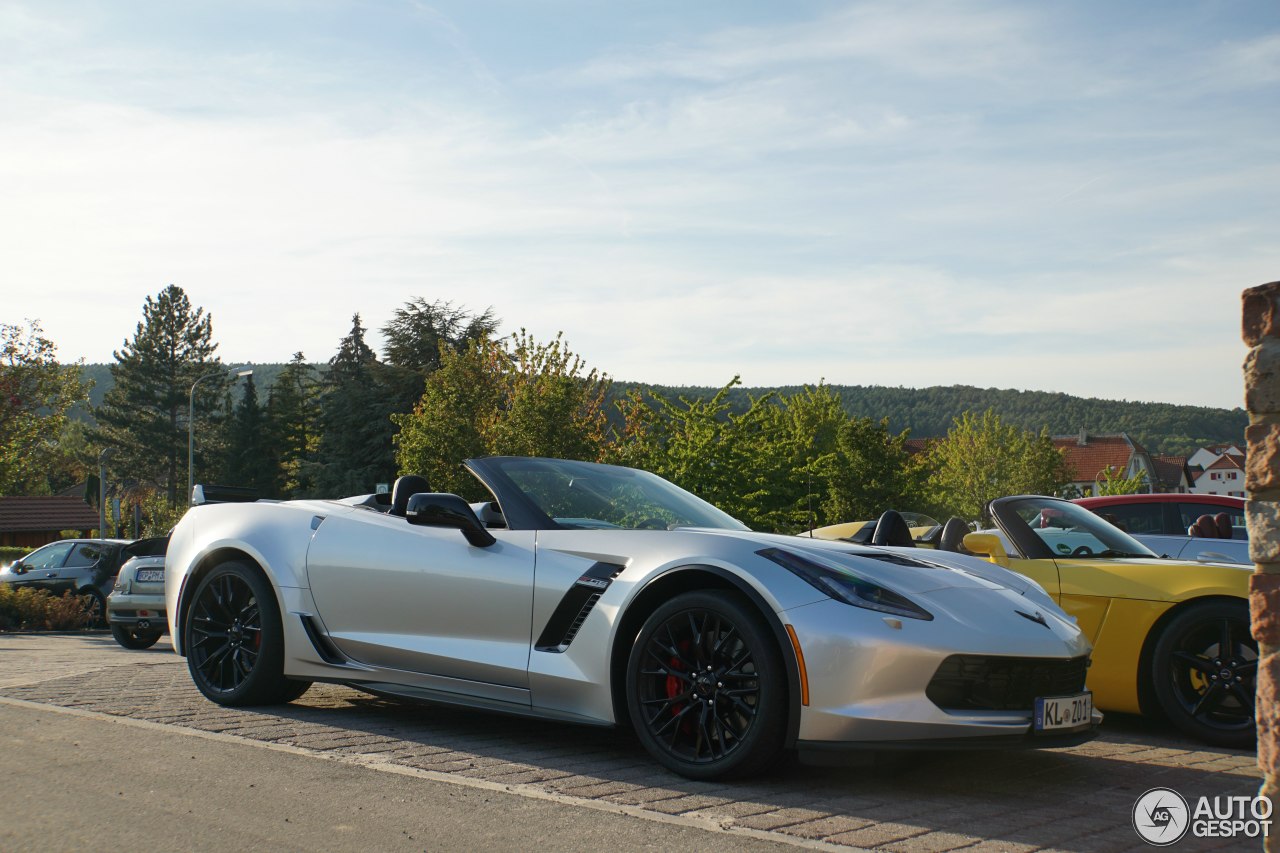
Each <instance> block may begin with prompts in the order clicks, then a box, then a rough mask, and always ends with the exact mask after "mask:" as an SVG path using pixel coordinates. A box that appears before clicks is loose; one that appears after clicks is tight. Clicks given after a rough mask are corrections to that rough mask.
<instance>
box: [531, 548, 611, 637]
mask: <svg viewBox="0 0 1280 853" xmlns="http://www.w3.org/2000/svg"><path fill="white" fill-rule="evenodd" d="M624 568H626V567H625V566H620V565H618V564H617V563H596V564H595V565H593V566H592V567H591V568H589V569H587V570H586V571H585V572H583V573H582V576H581V577H579V578H578V579H577V580H576V581H574V584H573V586H571V587H569V591H568V592H566V593H565V594H564V598H562V599H560V603H559V604H557V605H556V609H555V611H554V612H553V613H552V614H551V618H550V619H548V620H547V624H546V626H545V627H544V628H543V629H542V634H541V635H540V636H539V637H538V642H537V643H535V644H534V648H535V649H537V650H538V651H540V652H552V653H555V654H558V653H560V652H563V651H564V650H565V649H567V648H569V644H570V643H572V642H573V638H574V637H576V636H578V631H579V629H581V628H582V623H584V622H586V621H587V617H588V616H590V615H591V610H592V608H594V607H595V606H596V602H597V601H599V600H600V596H601V595H604V591H605V590H606V589H608V588H609V585H610V584H611V583H613V579H614V578H616V577H617V576H618V575H619V574H621V573H622V570H623V569H624Z"/></svg>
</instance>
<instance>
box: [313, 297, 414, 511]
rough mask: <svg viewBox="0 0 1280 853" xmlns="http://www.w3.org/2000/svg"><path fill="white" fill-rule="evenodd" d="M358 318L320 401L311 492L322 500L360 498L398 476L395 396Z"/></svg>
mask: <svg viewBox="0 0 1280 853" xmlns="http://www.w3.org/2000/svg"><path fill="white" fill-rule="evenodd" d="M364 334H365V328H364V326H362V325H361V323H360V315H359V314H356V315H355V316H353V317H352V318H351V331H350V332H349V333H348V334H347V336H346V337H344V338H343V339H342V341H341V342H340V343H339V344H338V352H337V354H336V355H335V356H334V357H333V358H331V359H330V360H329V369H328V370H327V371H326V374H325V378H324V382H323V384H322V389H323V390H322V392H321V396H320V426H321V435H320V442H319V447H318V454H317V455H318V460H317V463H316V464H315V465H314V466H312V468H313V470H314V471H315V490H316V492H317V493H318V494H319V495H321V496H325V497H337V496H341V495H352V494H363V493H368V492H371V491H373V489H374V486H375V485H376V484H377V483H379V482H383V483H390V482H391V481H392V480H393V479H394V478H395V474H396V462H395V454H394V451H393V449H392V446H391V437H392V435H394V434H395V429H396V428H395V424H393V423H392V422H391V414H392V412H393V411H394V410H395V394H394V393H393V391H392V390H391V389H390V388H389V387H388V384H387V376H386V367H385V365H383V364H382V362H380V361H378V357H377V356H376V355H375V354H374V352H373V350H372V349H370V348H369V345H368V344H366V343H365V340H364Z"/></svg>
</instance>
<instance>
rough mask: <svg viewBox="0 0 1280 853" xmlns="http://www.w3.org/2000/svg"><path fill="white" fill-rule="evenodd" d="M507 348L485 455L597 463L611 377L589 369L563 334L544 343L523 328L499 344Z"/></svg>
mask: <svg viewBox="0 0 1280 853" xmlns="http://www.w3.org/2000/svg"><path fill="white" fill-rule="evenodd" d="M503 343H504V344H506V345H507V347H508V350H507V354H506V358H505V359H501V360H496V359H495V360H494V363H499V364H501V363H505V364H506V365H507V367H508V369H507V370H506V371H505V373H504V374H503V379H504V380H505V381H504V382H503V395H504V399H503V400H502V403H501V405H500V409H499V414H498V416H497V417H494V418H492V419H491V420H490V421H489V422H488V429H487V430H486V435H485V443H486V444H487V446H488V448H489V451H490V452H491V453H495V454H501V455H510V456H551V457H555V458H559V459H582V460H586V461H589V462H594V461H598V460H599V459H600V457H601V455H602V454H603V452H604V443H605V429H606V426H607V418H606V417H605V412H604V398H605V394H606V392H607V391H608V388H609V378H608V377H607V376H605V375H604V374H602V373H600V372H599V371H598V370H595V369H591V370H588V369H587V366H586V364H585V363H584V362H583V360H582V358H581V357H580V356H578V355H575V354H574V353H573V352H572V351H571V350H570V349H569V348H568V346H567V345H566V344H565V342H564V340H563V335H562V334H557V335H556V337H555V340H553V341H549V342H546V343H540V342H538V341H535V340H534V339H533V338H532V337H531V336H530V335H529V334H528V332H526V331H525V330H524V329H521V330H520V331H519V332H518V333H516V334H514V335H512V336H511V337H510V338H508V339H505V340H504V341H503Z"/></svg>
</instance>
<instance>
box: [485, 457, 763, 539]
mask: <svg viewBox="0 0 1280 853" xmlns="http://www.w3.org/2000/svg"><path fill="white" fill-rule="evenodd" d="M489 461H491V462H492V463H494V464H495V465H496V466H497V467H498V469H499V470H501V472H502V473H503V474H505V475H506V477H507V479H509V480H510V481H511V483H512V484H514V485H515V487H516V488H518V489H519V490H520V491H521V492H523V493H524V496H525V497H526V498H527V499H528V500H529V501H531V502H532V503H533V504H534V505H535V506H536V507H537V508H538V509H540V510H541V511H542V512H543V513H545V514H546V515H547V516H548V517H550V518H551V519H552V520H553V521H555V522H556V523H557V524H558V525H560V526H561V527H567V528H571V529H619V528H622V529H630V530H670V529H673V528H676V527H710V528H716V529H720V530H746V529H747V527H746V525H744V524H742V522H740V521H738V520H736V519H734V518H733V517H731V516H729V515H726V514H725V513H723V512H721V511H720V510H718V509H716V508H715V507H713V506H712V505H711V504H709V503H707V502H706V501H704V500H702V499H701V498H698V497H695V496H694V495H691V494H690V493H688V492H686V491H685V490H684V489H682V488H680V487H679V486H676V485H673V484H671V483H668V482H667V481H666V480H664V479H662V478H661V477H659V476H657V475H656V474H650V473H649V472H648V471H638V470H635V469H633V468H622V467H619V466H617V465H599V464H596V463H593V462H571V461H566V460H561V459H527V458H519V457H503V458H495V459H492V460H489Z"/></svg>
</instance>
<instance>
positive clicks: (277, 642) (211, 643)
mask: <svg viewBox="0 0 1280 853" xmlns="http://www.w3.org/2000/svg"><path fill="white" fill-rule="evenodd" d="M185 636H186V642H185V648H186V651H187V669H188V670H190V672H191V678H192V680H193V681H194V682H195V684H196V687H198V688H199V689H200V692H201V693H203V694H204V695H205V696H206V697H208V698H209V699H211V700H213V701H214V702H217V703H218V704H219V705H272V704H277V703H280V702H288V701H291V700H293V699H296V698H297V697H298V696H300V695H302V693H303V692H305V691H306V689H307V687H309V686H310V682H306V681H296V680H293V679H289V678H286V677H285V676H284V628H283V625H282V624H281V621H280V609H279V608H278V607H277V606H276V599H275V593H274V591H273V590H272V589H271V585H270V584H269V583H268V582H267V580H266V578H264V577H263V576H262V574H261V573H260V572H258V571H257V570H256V569H255V568H252V567H250V566H247V565H245V564H244V563H239V562H230V563H223V564H222V565H220V566H218V567H217V568H215V569H213V571H211V572H209V574H207V575H205V577H204V579H203V580H201V581H200V585H199V586H198V587H197V588H196V592H195V595H194V597H193V598H192V601H191V607H190V608H189V609H188V611H187V619H186V628H185Z"/></svg>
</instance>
